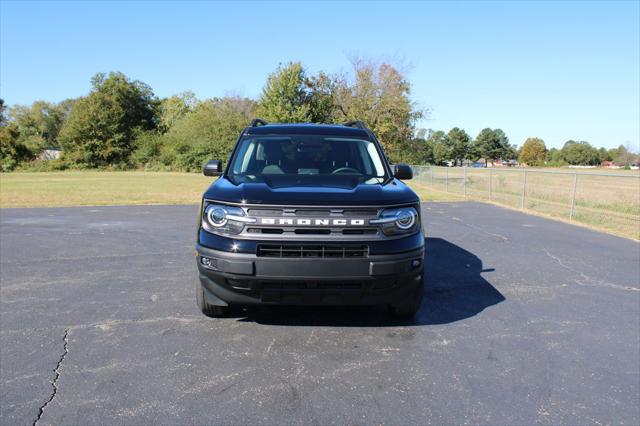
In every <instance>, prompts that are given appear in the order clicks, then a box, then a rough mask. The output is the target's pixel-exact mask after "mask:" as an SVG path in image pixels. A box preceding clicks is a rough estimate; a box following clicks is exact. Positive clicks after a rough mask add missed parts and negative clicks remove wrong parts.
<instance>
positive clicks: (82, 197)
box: [0, 171, 461, 208]
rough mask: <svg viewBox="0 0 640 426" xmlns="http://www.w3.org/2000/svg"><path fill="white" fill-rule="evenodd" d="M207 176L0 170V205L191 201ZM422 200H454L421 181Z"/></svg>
mask: <svg viewBox="0 0 640 426" xmlns="http://www.w3.org/2000/svg"><path fill="white" fill-rule="evenodd" d="M211 182H212V178H210V177H206V176H202V175H200V174H195V173H166V172H97V171H77V172H53V173H3V174H0V207H3V208H7V207H66V206H98V205H127V204H197V203H199V202H200V197H202V192H203V191H204V190H205V189H206V188H207V186H209V184H211ZM414 189H415V190H416V192H417V193H418V195H419V196H420V197H421V198H422V199H423V200H425V201H446V200H460V199H461V197H460V196H459V195H456V194H446V193H443V192H441V191H437V190H436V191H434V190H432V189H429V188H427V187H426V186H425V185H422V184H421V183H416V185H415V186H414Z"/></svg>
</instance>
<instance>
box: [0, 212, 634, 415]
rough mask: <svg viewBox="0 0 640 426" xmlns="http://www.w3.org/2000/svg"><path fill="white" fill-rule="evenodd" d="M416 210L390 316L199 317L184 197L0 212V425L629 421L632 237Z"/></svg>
mask: <svg viewBox="0 0 640 426" xmlns="http://www.w3.org/2000/svg"><path fill="white" fill-rule="evenodd" d="M424 213H425V217H426V222H427V232H428V239H427V254H426V261H425V262H426V263H425V265H426V271H427V272H426V279H425V300H424V303H423V306H422V309H421V311H420V313H419V315H418V317H417V319H416V321H415V322H412V323H402V322H399V321H398V320H397V319H394V318H392V317H390V316H388V315H387V313H386V312H385V311H384V310H382V309H380V308H357V309H354V308H269V309H252V310H249V311H243V310H240V311H237V312H235V313H234V315H233V316H232V317H231V318H225V319H209V318H206V317H204V316H202V315H201V314H200V313H199V312H198V310H197V308H196V305H195V300H194V288H195V282H196V269H195V264H194V263H195V261H194V259H193V251H194V239H195V224H196V216H197V207H194V206H139V207H86V208H66V209H4V210H1V211H0V237H1V239H0V282H1V288H0V296H1V299H0V302H1V303H0V320H1V321H0V356H1V358H0V361H1V363H0V376H1V378H0V391H1V400H0V409H1V413H0V422H1V423H2V424H7V425H8V424H11V425H14V424H16V425H19V424H25V425H26V424H29V425H31V424H33V423H34V422H35V421H36V420H38V424H150V423H158V424H205V423H226V424H302V423H304V424H310V423H313V424H331V423H337V424H346V423H348V424H371V423H383V424H425V423H438V424H442V423H456V424H460V423H483V424H533V423H541V424H558V423H568V424H587V423H589V424H592V423H595V424H600V423H607V424H638V423H640V402H639V401H640V283H639V280H640V244H638V243H636V242H633V241H629V240H625V239H622V238H618V237H614V236H610V235H606V234H602V233H597V232H593V231H590V230H587V229H584V228H579V227H574V226H571V225H567V224H564V223H559V222H554V221H550V220H547V219H542V218H538V217H533V216H529V215H525V214H522V213H519V212H515V211H510V210H505V209H501V208H498V207H494V206H490V205H485V204H479V203H434V204H425V205H424ZM52 382H53V383H52Z"/></svg>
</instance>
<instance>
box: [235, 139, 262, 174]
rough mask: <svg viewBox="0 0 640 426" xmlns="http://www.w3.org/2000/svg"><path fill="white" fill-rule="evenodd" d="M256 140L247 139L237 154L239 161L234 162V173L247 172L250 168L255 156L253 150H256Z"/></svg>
mask: <svg viewBox="0 0 640 426" xmlns="http://www.w3.org/2000/svg"><path fill="white" fill-rule="evenodd" d="M255 147H256V141H255V140H251V141H245V142H244V143H243V144H242V146H241V147H240V150H239V151H238V154H237V161H235V162H234V165H233V173H234V174H243V173H246V172H247V170H248V169H249V163H250V161H251V159H252V157H253V152H254V151H255Z"/></svg>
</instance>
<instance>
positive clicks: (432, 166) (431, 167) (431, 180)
mask: <svg viewBox="0 0 640 426" xmlns="http://www.w3.org/2000/svg"><path fill="white" fill-rule="evenodd" d="M429 168H430V169H431V186H433V166H431V167H429Z"/></svg>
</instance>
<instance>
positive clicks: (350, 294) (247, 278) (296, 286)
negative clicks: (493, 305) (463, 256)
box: [196, 245, 424, 306]
mask: <svg viewBox="0 0 640 426" xmlns="http://www.w3.org/2000/svg"><path fill="white" fill-rule="evenodd" d="M196 249H197V264H198V271H199V277H200V281H201V283H202V285H203V287H204V289H205V297H206V299H207V302H208V303H209V304H211V305H218V306H226V305H228V304H289V305H375V304H391V303H394V302H398V301H402V300H406V298H408V297H413V295H414V294H415V289H416V287H417V286H420V285H422V271H423V262H424V248H423V247H420V248H418V249H415V250H411V251H409V252H405V253H399V254H389V255H370V256H368V257H362V258H337V259H334V258H270V257H258V256H256V255H255V254H247V253H230V252H225V251H219V250H213V249H210V248H207V247H203V246H201V245H197V246H196ZM201 256H206V257H208V258H211V259H215V264H216V268H217V270H211V269H207V268H205V267H204V266H203V265H202V263H201V261H200V259H201Z"/></svg>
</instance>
